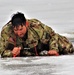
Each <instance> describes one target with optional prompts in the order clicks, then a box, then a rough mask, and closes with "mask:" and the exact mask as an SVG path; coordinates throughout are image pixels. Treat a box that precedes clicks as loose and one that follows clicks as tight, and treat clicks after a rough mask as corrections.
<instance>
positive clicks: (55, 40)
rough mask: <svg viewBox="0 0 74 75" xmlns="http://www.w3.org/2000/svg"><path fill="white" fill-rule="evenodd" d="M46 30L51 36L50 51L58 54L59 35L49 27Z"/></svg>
mask: <svg viewBox="0 0 74 75" xmlns="http://www.w3.org/2000/svg"><path fill="white" fill-rule="evenodd" d="M45 30H46V31H47V33H48V34H49V35H50V39H49V49H50V50H56V51H57V52H59V49H58V36H57V34H56V33H55V32H54V30H53V29H52V28H51V27H49V26H45Z"/></svg>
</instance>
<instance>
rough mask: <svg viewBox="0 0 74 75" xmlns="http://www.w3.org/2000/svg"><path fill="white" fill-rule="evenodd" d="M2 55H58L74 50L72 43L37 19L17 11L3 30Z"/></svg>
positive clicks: (1, 39)
mask: <svg viewBox="0 0 74 75" xmlns="http://www.w3.org/2000/svg"><path fill="white" fill-rule="evenodd" d="M0 41H1V47H0V53H1V57H19V56H20V57H25V56H53V55H54V56H57V55H61V54H71V53H73V52H74V49H73V45H72V43H71V42H70V41H69V40H68V39H67V38H66V37H64V36H61V35H59V34H57V33H55V32H54V31H53V30H52V28H51V27H48V26H47V25H45V24H43V23H41V22H40V21H39V20H37V19H26V18H25V16H24V14H23V13H20V12H17V13H16V14H14V15H13V16H12V19H11V20H10V21H9V22H8V23H7V24H6V25H5V26H4V27H3V28H2V31H1V38H0Z"/></svg>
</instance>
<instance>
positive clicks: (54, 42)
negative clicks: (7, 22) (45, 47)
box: [32, 19, 59, 53]
mask: <svg viewBox="0 0 74 75" xmlns="http://www.w3.org/2000/svg"><path fill="white" fill-rule="evenodd" d="M35 23H37V24H38V25H40V26H41V27H42V28H43V29H44V31H45V32H47V34H49V40H50V42H49V48H50V50H53V52H49V53H58V52H59V49H58V37H57V34H56V33H55V32H54V30H53V29H52V28H51V27H49V26H47V25H45V24H43V23H42V22H40V21H39V20H36V19H35ZM32 25H33V24H32ZM38 34H39V33H38ZM47 37H48V36H47ZM54 51H56V52H54Z"/></svg>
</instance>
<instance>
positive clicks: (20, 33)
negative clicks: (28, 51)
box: [13, 25, 27, 38]
mask: <svg viewBox="0 0 74 75" xmlns="http://www.w3.org/2000/svg"><path fill="white" fill-rule="evenodd" d="M13 30H14V33H15V34H16V35H17V36H19V37H21V38H22V37H23V36H24V35H25V33H26V31H27V28H26V26H25V25H19V26H18V27H14V28H13Z"/></svg>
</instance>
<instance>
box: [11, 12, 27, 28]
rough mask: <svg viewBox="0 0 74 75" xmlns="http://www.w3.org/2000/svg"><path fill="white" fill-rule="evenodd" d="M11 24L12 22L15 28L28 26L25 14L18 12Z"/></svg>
mask: <svg viewBox="0 0 74 75" xmlns="http://www.w3.org/2000/svg"><path fill="white" fill-rule="evenodd" d="M11 22H12V26H13V27H17V26H19V25H22V24H24V25H25V24H26V18H25V16H24V14H23V13H20V12H17V13H16V14H14V15H13V16H12V19H11Z"/></svg>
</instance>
